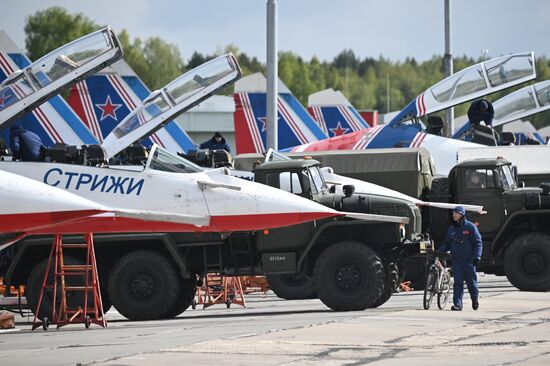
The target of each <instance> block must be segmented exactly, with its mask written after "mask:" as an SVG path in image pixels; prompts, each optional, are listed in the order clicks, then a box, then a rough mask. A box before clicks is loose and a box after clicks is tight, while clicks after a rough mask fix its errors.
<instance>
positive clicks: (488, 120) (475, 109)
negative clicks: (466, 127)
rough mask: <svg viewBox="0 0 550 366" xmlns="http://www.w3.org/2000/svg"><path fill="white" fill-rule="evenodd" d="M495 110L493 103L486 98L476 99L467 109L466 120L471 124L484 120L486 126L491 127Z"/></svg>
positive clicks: (477, 123)
mask: <svg viewBox="0 0 550 366" xmlns="http://www.w3.org/2000/svg"><path fill="white" fill-rule="evenodd" d="M494 117H495V110H494V108H493V105H492V104H491V103H490V102H489V101H488V100H486V99H480V100H476V101H475V102H473V103H472V104H471V105H470V108H469V109H468V120H469V121H470V124H471V125H472V126H475V125H479V124H480V123H481V121H483V122H485V125H486V126H487V127H492V124H493V118H494Z"/></svg>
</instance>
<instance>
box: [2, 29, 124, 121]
mask: <svg viewBox="0 0 550 366" xmlns="http://www.w3.org/2000/svg"><path fill="white" fill-rule="evenodd" d="M121 57H122V48H121V47H120V43H119V41H118V39H117V37H116V34H115V32H114V31H113V30H112V29H111V27H105V28H103V29H101V30H98V31H96V32H94V33H91V34H88V35H87V36H84V37H81V38H79V39H77V40H74V41H72V42H70V43H68V44H66V45H64V46H62V47H60V48H58V49H56V50H54V51H52V52H50V53H48V54H47V55H45V56H44V57H42V58H40V59H39V60H37V61H35V62H33V63H32V64H30V65H29V66H28V67H26V68H25V69H24V70H17V71H15V72H14V73H12V74H11V75H9V76H8V78H7V79H6V80H4V81H3V82H2V84H0V99H1V101H2V103H0V126H2V125H5V124H8V123H10V122H13V121H15V120H16V119H17V118H18V117H20V116H21V115H23V114H24V113H26V112H29V111H31V110H33V109H34V108H36V107H37V106H39V105H40V104H42V103H44V102H45V101H46V100H48V99H50V98H51V97H52V96H54V95H57V94H58V93H59V91H60V90H62V89H64V88H67V87H69V86H71V85H72V84H74V83H75V82H76V81H77V79H82V78H85V77H86V76H87V75H90V74H94V73H95V72H97V71H99V70H101V69H103V68H104V67H106V66H108V65H110V64H112V63H113V62H115V61H117V60H118V59H120V58H121Z"/></svg>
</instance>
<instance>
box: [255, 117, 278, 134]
mask: <svg viewBox="0 0 550 366" xmlns="http://www.w3.org/2000/svg"><path fill="white" fill-rule="evenodd" d="M280 119H281V116H279V115H277V122H278V121H279V120H280ZM258 121H260V123H261V124H262V132H265V131H267V117H258Z"/></svg>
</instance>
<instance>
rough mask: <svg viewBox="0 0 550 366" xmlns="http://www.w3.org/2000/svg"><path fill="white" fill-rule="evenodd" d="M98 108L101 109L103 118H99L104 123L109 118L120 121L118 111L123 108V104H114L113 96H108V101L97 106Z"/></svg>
mask: <svg viewBox="0 0 550 366" xmlns="http://www.w3.org/2000/svg"><path fill="white" fill-rule="evenodd" d="M95 106H96V107H97V108H99V109H101V117H100V118H99V120H100V121H103V120H104V119H105V118H107V117H111V118H113V119H114V120H115V121H118V118H117V116H116V111H117V109H119V108H120V107H122V104H113V102H111V96H110V95H107V100H106V101H105V103H104V104H96V105H95Z"/></svg>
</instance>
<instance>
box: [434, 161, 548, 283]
mask: <svg viewBox="0 0 550 366" xmlns="http://www.w3.org/2000/svg"><path fill="white" fill-rule="evenodd" d="M432 194H433V197H439V198H441V197H446V198H447V199H448V200H449V202H454V203H456V204H479V205H483V207H484V209H485V211H486V214H476V213H472V214H469V215H468V219H469V220H470V221H472V222H473V223H475V224H476V225H477V226H478V229H479V231H480V233H481V236H482V238H483V257H482V265H481V266H480V270H483V271H485V272H487V273H495V274H500V275H502V274H505V275H506V276H507V277H508V279H509V280H510V282H511V283H512V284H513V285H514V286H516V287H517V288H519V289H521V290H529V291H548V290H550V228H549V227H548V222H550V185H548V184H546V183H542V184H541V185H540V187H538V188H537V187H530V188H523V187H519V184H518V181H517V173H516V169H515V167H514V166H512V164H511V163H510V162H509V161H508V160H505V159H502V158H497V159H474V160H469V161H464V162H462V163H460V164H458V165H456V166H455V167H454V168H453V169H452V170H451V172H450V174H449V178H448V179H447V178H438V179H435V180H434V183H433V184H432ZM438 226H442V225H441V224H439V225H438ZM438 229H441V228H434V230H432V232H433V233H437V234H436V235H435V236H436V242H438V243H439V242H441V241H442V240H443V236H442V232H441V230H438Z"/></svg>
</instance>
